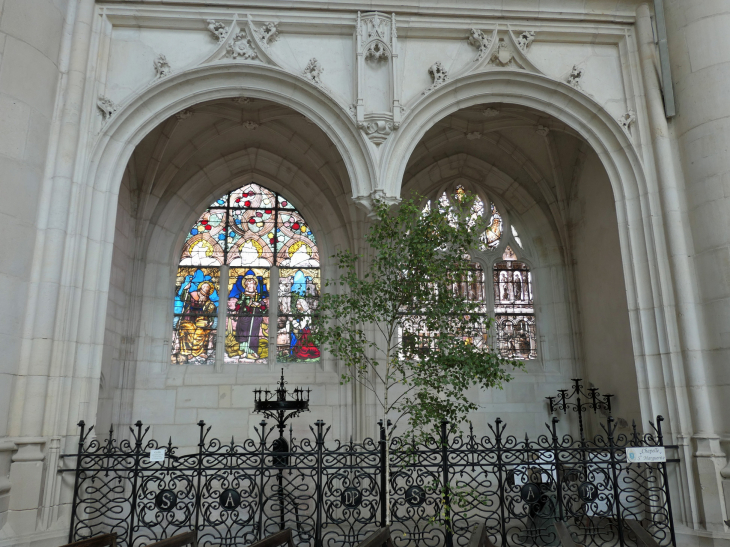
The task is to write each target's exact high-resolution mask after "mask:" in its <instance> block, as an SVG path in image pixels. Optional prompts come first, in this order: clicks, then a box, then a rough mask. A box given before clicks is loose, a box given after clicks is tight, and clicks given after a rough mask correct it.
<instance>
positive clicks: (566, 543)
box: [553, 520, 583, 547]
mask: <svg viewBox="0 0 730 547" xmlns="http://www.w3.org/2000/svg"><path fill="white" fill-rule="evenodd" d="M553 526H554V527H555V532H557V534H558V539H559V540H560V545H562V546H563V547H583V546H582V545H580V544H578V543H576V542H575V541H574V540H573V536H571V535H570V532H569V531H568V528H567V527H566V526H565V523H564V522H562V521H560V520H556V521H555V522H553Z"/></svg>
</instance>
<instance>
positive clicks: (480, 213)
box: [426, 185, 503, 251]
mask: <svg viewBox="0 0 730 547" xmlns="http://www.w3.org/2000/svg"><path fill="white" fill-rule="evenodd" d="M465 194H466V189H465V188H464V187H463V186H461V185H459V186H457V187H456V189H455V190H454V192H453V195H452V196H451V197H450V196H449V194H448V193H447V192H444V193H443V194H441V196H439V198H438V207H439V210H440V211H442V212H446V211H448V218H449V221H450V222H451V223H452V226H453V225H454V224H455V223H456V216H455V215H454V213H453V212H452V211H451V208H452V207H451V199H457V200H459V201H461V199H462V198H463V196H464V195H465ZM430 207H431V202H430V201H429V202H428V203H427V204H426V208H430ZM488 208H489V214H490V217H489V225H488V226H487V228H486V230H484V232H483V233H482V234H481V235H480V236H479V241H480V242H481V244H480V249H479V250H481V251H486V250H488V249H495V248H496V247H498V246H499V242H500V241H501V239H502V230H503V226H502V215H500V214H499V211H498V210H497V207H496V205H494V203H490V204H489V207H488ZM486 210H487V207H485V205H484V201H483V200H482V199H481V198H480V197H479V196H476V197H475V199H474V203H473V204H472V206H471V211H470V215H469V226H470V227H472V226H475V225H476V223H477V222H478V221H480V220H482V219H483V218H484V215H485V214H486Z"/></svg>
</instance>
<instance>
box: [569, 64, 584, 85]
mask: <svg viewBox="0 0 730 547" xmlns="http://www.w3.org/2000/svg"><path fill="white" fill-rule="evenodd" d="M581 78H583V68H582V67H579V66H578V65H573V69H572V70H571V71H570V74H569V75H568V79H567V83H568V85H570V86H571V87H574V88H575V89H582V87H581V83H580V81H581Z"/></svg>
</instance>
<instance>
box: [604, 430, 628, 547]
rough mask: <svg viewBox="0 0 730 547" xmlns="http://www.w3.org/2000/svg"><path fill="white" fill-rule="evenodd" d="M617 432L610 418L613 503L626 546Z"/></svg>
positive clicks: (619, 535) (620, 534)
mask: <svg viewBox="0 0 730 547" xmlns="http://www.w3.org/2000/svg"><path fill="white" fill-rule="evenodd" d="M615 431H616V426H614V425H613V416H609V417H608V430H607V432H608V449H609V455H610V465H611V482H612V483H613V502H614V505H615V507H616V526H617V527H618V539H619V542H620V543H621V545H622V546H623V545H625V542H624V518H623V514H622V513H621V500H620V490H619V487H618V473H617V472H616V467H617V466H618V461H617V460H616V443H615V442H614V438H613V434H614V432H615Z"/></svg>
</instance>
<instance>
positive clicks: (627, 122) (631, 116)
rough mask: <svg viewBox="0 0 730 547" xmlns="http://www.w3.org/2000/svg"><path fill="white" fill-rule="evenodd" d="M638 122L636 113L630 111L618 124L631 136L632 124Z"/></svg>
mask: <svg viewBox="0 0 730 547" xmlns="http://www.w3.org/2000/svg"><path fill="white" fill-rule="evenodd" d="M635 121H636V112H634V111H633V110H629V111H628V112H627V113H626V114H624V115H623V116H621V117H620V118H619V119H618V123H619V124H620V125H621V127H623V128H624V131H626V132H627V133H628V134H629V135H630V134H631V124H633V123H634V122H635Z"/></svg>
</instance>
